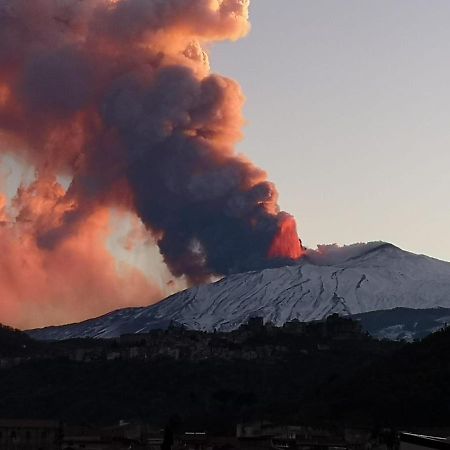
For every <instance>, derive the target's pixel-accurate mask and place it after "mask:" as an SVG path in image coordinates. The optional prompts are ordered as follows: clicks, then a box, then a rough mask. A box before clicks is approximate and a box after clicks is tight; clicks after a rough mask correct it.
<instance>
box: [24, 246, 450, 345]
mask: <svg viewBox="0 0 450 450" xmlns="http://www.w3.org/2000/svg"><path fill="white" fill-rule="evenodd" d="M330 255H331V256H330ZM330 255H328V256H327V254H326V253H325V254H321V253H320V252H318V251H317V252H314V251H312V252H309V253H308V256H306V257H305V258H303V259H302V260H301V262H300V263H299V264H297V265H293V266H287V267H281V268H274V269H265V270H262V271H258V272H247V273H240V274H235V275H230V276H227V277H225V278H223V279H222V280H220V281H218V282H216V283H213V284H205V285H200V286H197V287H193V288H191V289H187V290H185V291H182V292H179V293H177V294H175V295H172V296H171V297H168V298H167V299H165V300H162V301H161V302H159V303H157V304H155V305H151V306H148V307H142V308H127V309H122V310H117V311H113V312H111V313H108V314H106V315H104V316H102V317H99V318H96V319H91V320H87V321H85V322H81V323H78V324H70V325H64V326H59V327H47V328H43V329H39V330H30V331H29V334H30V335H31V336H32V337H34V338H37V339H68V338H74V337H101V338H108V337H116V336H119V335H121V334H125V333H142V332H146V331H149V330H151V329H155V328H164V327H167V326H168V324H170V323H172V322H176V323H178V324H183V325H185V326H186V327H188V328H191V329H197V330H205V331H212V330H215V329H216V330H220V331H228V330H233V329H235V328H237V327H239V326H240V325H241V324H242V323H245V322H246V321H247V320H248V319H249V318H250V317H252V316H261V317H264V320H265V321H271V322H273V323H274V324H275V325H282V324H283V323H285V322H286V321H290V320H293V319H298V320H300V321H311V320H317V319H322V318H324V317H326V316H328V315H330V314H332V313H339V314H342V315H352V314H358V313H364V312H368V311H378V310H387V309H393V308H397V307H406V308H414V309H425V308H437V307H450V263H449V262H444V261H440V260H437V259H434V258H430V257H428V256H423V255H416V254H414V253H410V252H406V251H404V250H401V249H400V248H398V247H395V246H393V245H391V244H387V243H383V242H376V243H369V244H357V245H354V246H347V247H343V248H342V249H341V250H340V249H337V250H336V249H335V251H334V252H332V254H330Z"/></svg>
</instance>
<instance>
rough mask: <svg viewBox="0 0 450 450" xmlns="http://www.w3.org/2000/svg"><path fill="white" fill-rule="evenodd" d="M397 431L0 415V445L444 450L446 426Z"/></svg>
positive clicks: (92, 449) (99, 449)
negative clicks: (230, 427)
mask: <svg viewBox="0 0 450 450" xmlns="http://www.w3.org/2000/svg"><path fill="white" fill-rule="evenodd" d="M433 431H434V433H438V435H439V436H434V437H430V436H429V435H426V434H425V433H424V432H423V430H419V431H418V432H415V433H411V432H397V431H395V430H393V429H390V428H382V429H369V428H355V427H341V428H336V427H317V426H305V425H276V424H272V423H270V422H264V421H262V422H252V423H239V424H237V425H236V428H235V433H234V434H231V435H216V434H210V433H208V432H207V431H204V430H182V429H177V428H170V426H166V427H164V428H160V427H158V426H154V425H149V424H146V423H143V422H139V421H125V420H121V421H120V422H119V423H117V424H114V425H110V426H104V427H91V426H86V425H85V426H71V425H67V424H63V423H61V422H58V421H52V420H17V419H8V420H4V419H3V420H1V419H0V448H1V449H2V450H19V449H20V450H81V449H84V450H235V449H236V450H260V449H268V450H269V449H271V450H418V449H419V450H433V449H436V450H450V441H449V440H448V439H445V437H440V436H446V434H447V433H450V430H448V429H439V430H433Z"/></svg>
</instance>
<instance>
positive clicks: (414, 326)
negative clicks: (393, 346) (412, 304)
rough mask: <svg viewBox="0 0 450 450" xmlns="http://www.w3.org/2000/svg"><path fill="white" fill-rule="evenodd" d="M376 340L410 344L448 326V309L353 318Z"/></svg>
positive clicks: (396, 310) (400, 310)
mask: <svg viewBox="0 0 450 450" xmlns="http://www.w3.org/2000/svg"><path fill="white" fill-rule="evenodd" d="M353 318H354V319H355V320H358V321H359V322H360V323H361V325H362V327H363V329H364V330H366V331H367V332H368V333H369V334H370V335H372V336H373V337H376V338H378V339H389V340H394V341H398V340H404V341H408V342H412V341H414V340H416V339H422V338H424V337H425V336H427V335H429V334H431V333H434V332H436V331H438V330H442V329H443V328H446V327H448V326H449V325H450V308H428V309H412V308H394V309H388V310H383V311H371V312H367V313H362V314H355V315H354V316H353Z"/></svg>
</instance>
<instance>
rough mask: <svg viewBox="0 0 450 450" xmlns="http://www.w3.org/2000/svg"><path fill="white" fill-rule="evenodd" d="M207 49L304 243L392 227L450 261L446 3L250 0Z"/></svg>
mask: <svg viewBox="0 0 450 450" xmlns="http://www.w3.org/2000/svg"><path fill="white" fill-rule="evenodd" d="M251 22H252V27H253V28H252V31H251V33H250V35H249V36H248V37H247V38H245V39H243V40H241V41H238V42H234V43H225V44H219V45H217V46H215V47H213V48H212V49H211V64H212V68H213V70H214V71H216V72H218V73H222V74H225V75H227V76H230V77H231V78H234V79H236V80H237V81H238V82H239V83H240V84H241V86H242V88H243V91H244V93H245V95H246V97H247V104H246V108H245V116H246V119H247V121H248V123H247V126H246V128H245V139H244V141H243V142H242V143H241V144H240V147H239V151H241V152H243V153H245V154H247V155H248V156H250V157H251V158H252V159H253V160H254V161H255V162H256V163H257V164H258V165H260V166H261V167H263V168H265V169H266V170H267V171H268V172H269V174H270V178H271V179H272V180H273V181H275V182H276V184H277V186H278V189H279V191H280V202H281V206H282V207H283V208H284V209H286V210H288V211H289V212H291V213H292V214H294V215H295V216H296V218H297V221H298V226H299V231H300V234H301V236H302V239H303V241H304V243H305V244H306V245H308V246H315V244H317V243H331V242H337V243H340V244H346V243H352V242H358V241H371V240H384V241H389V242H392V243H394V244H396V245H398V246H400V247H402V248H404V249H407V250H411V251H414V252H419V253H424V254H428V255H430V256H434V257H437V258H441V259H446V260H450V240H449V239H448V238H447V231H448V230H449V229H450V210H449V194H450V179H449V175H448V171H449V167H450V132H449V124H450V87H449V80H450V62H449V61H450V27H449V24H450V2H448V1H440V0H431V1H430V0H421V1H419V0H377V1H361V0H339V1H338V0H308V1H306V0H295V1H286V0H285V1H274V0H253V2H252V4H251Z"/></svg>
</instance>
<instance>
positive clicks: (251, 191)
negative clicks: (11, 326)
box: [0, 0, 302, 282]
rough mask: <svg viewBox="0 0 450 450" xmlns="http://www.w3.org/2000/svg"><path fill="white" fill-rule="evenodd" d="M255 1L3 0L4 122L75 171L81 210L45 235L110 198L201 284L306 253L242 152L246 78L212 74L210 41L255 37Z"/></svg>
mask: <svg viewBox="0 0 450 450" xmlns="http://www.w3.org/2000/svg"><path fill="white" fill-rule="evenodd" d="M248 8H249V1H248V0H165V1H161V0H114V1H113V0H89V1H80V0H67V1H64V2H63V1H61V0H34V1H33V2H29V0H8V1H6V0H0V86H2V87H3V88H4V89H5V90H6V91H5V92H7V93H8V95H7V99H6V100H5V101H4V102H3V105H2V106H0V127H1V128H2V129H4V130H6V131H7V132H8V133H10V134H11V135H13V136H14V137H19V138H20V139H22V140H23V141H25V142H27V150H26V152H27V155H26V156H27V157H28V158H30V160H31V161H32V162H33V163H34V164H35V165H36V166H37V167H38V169H39V168H41V167H42V168H44V167H45V171H46V173H48V172H49V171H50V172H53V173H54V174H55V175H57V174H59V173H70V175H72V176H73V182H72V185H71V187H70V189H69V190H68V191H67V193H66V199H65V201H67V202H69V203H70V205H71V207H70V210H68V211H66V212H65V213H64V215H63V217H62V218H61V220H58V221H56V224H52V226H50V227H47V228H44V229H40V230H38V234H39V242H40V243H41V245H42V246H44V247H46V248H47V247H48V248H52V247H53V246H55V245H58V242H59V241H60V240H63V239H64V238H65V236H67V235H68V234H71V233H75V232H76V229H77V226H78V224H79V223H80V222H82V221H83V217H84V215H86V214H90V213H91V212H92V210H95V209H96V208H97V207H100V206H102V207H103V206H105V205H107V206H119V207H122V208H128V209H132V210H134V211H135V212H136V213H137V214H138V216H139V217H140V218H141V220H142V221H143V223H144V224H145V225H146V226H147V228H148V229H149V230H150V231H151V232H152V233H153V234H154V235H155V236H156V238H157V241H158V245H159V248H160V250H161V253H162V255H163V256H164V259H165V261H166V263H167V265H168V266H169V268H170V270H171V271H172V272H173V273H174V274H175V275H177V276H181V275H185V276H187V277H188V278H189V279H190V280H191V281H194V282H197V281H201V280H204V279H207V278H208V277H209V276H210V275H213V274H215V275H220V274H227V273H230V272H236V271H245V270H251V269H258V268H262V267H266V266H269V265H272V264H276V263H277V262H279V261H283V262H288V261H291V260H295V259H298V258H299V257H300V256H301V254H302V247H301V243H300V241H299V239H298V236H297V232H296V226H295V221H294V219H293V218H292V216H290V215H289V214H287V213H285V212H280V211H279V207H278V204H277V192H276V189H275V187H274V185H273V184H272V183H270V182H269V181H267V177H266V173H265V172H264V171H262V170H261V169H259V168H257V167H255V166H254V165H253V164H252V163H251V162H250V161H248V160H247V159H245V158H244V157H243V156H241V155H238V154H236V152H235V149H234V148H235V144H236V142H237V141H238V140H239V139H240V138H241V131H240V130H241V127H242V124H243V120H242V115H241V110H242V103H243V96H242V94H241V91H240V89H239V86H238V85H237V84H236V83H235V82H234V81H232V80H230V79H227V78H224V77H221V76H218V75H213V74H211V73H210V69H209V63H208V57H207V55H206V53H205V52H204V51H203V50H202V45H203V44H207V43H211V42H215V41H218V40H224V39H232V40H234V39H238V38H239V37H241V36H243V35H245V34H246V33H247V31H248V29H249V23H248ZM17 80H19V81H17ZM1 108H3V110H2V109H1ZM67 137H69V138H67Z"/></svg>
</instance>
